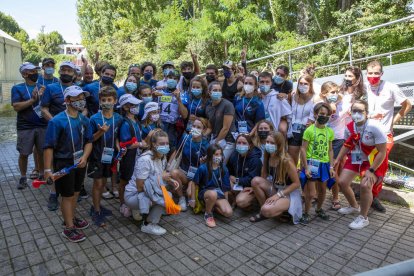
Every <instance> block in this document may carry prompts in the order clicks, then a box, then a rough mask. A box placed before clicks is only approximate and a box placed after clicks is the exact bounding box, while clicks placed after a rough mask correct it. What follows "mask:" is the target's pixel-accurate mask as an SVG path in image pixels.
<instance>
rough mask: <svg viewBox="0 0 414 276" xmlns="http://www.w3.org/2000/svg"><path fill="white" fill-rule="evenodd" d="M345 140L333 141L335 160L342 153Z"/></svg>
mask: <svg viewBox="0 0 414 276" xmlns="http://www.w3.org/2000/svg"><path fill="white" fill-rule="evenodd" d="M344 143H345V140H344V139H335V140H333V141H332V149H333V153H334V159H335V158H336V157H338V154H339V152H340V151H341V148H342V146H343V145H344Z"/></svg>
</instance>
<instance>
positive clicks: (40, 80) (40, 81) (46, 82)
mask: <svg viewBox="0 0 414 276" xmlns="http://www.w3.org/2000/svg"><path fill="white" fill-rule="evenodd" d="M55 82H59V79H58V78H56V77H53V78H51V79H45V78H44V77H43V75H39V78H38V79H37V83H38V84H40V85H43V86H47V85H49V84H52V83H55Z"/></svg>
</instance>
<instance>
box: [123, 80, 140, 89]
mask: <svg viewBox="0 0 414 276" xmlns="http://www.w3.org/2000/svg"><path fill="white" fill-rule="evenodd" d="M125 87H126V88H127V89H128V90H129V91H135V90H136V89H137V87H138V85H137V84H136V83H135V82H132V81H129V82H127V83H126V84H125Z"/></svg>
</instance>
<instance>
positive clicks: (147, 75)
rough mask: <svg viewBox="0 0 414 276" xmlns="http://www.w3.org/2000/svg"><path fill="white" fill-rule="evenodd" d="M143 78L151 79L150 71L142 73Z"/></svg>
mask: <svg viewBox="0 0 414 276" xmlns="http://www.w3.org/2000/svg"><path fill="white" fill-rule="evenodd" d="M144 79H146V80H150V79H152V73H151V72H146V73H144Z"/></svg>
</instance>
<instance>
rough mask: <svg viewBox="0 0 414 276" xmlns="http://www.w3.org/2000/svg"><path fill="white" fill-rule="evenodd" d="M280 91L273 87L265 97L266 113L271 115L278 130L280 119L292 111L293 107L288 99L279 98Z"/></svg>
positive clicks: (271, 119)
mask: <svg viewBox="0 0 414 276" xmlns="http://www.w3.org/2000/svg"><path fill="white" fill-rule="evenodd" d="M277 94H279V93H278V92H276V91H275V90H273V89H272V91H270V92H269V94H267V95H266V96H265V98H264V99H263V105H264V108H265V113H266V114H268V115H269V117H270V121H271V122H272V124H273V126H274V127H275V129H276V130H277V129H278V128H279V123H280V119H281V118H282V117H284V116H288V115H290V114H291V113H292V108H291V106H290V104H289V102H288V101H287V100H286V99H283V100H279V99H278V98H277Z"/></svg>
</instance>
